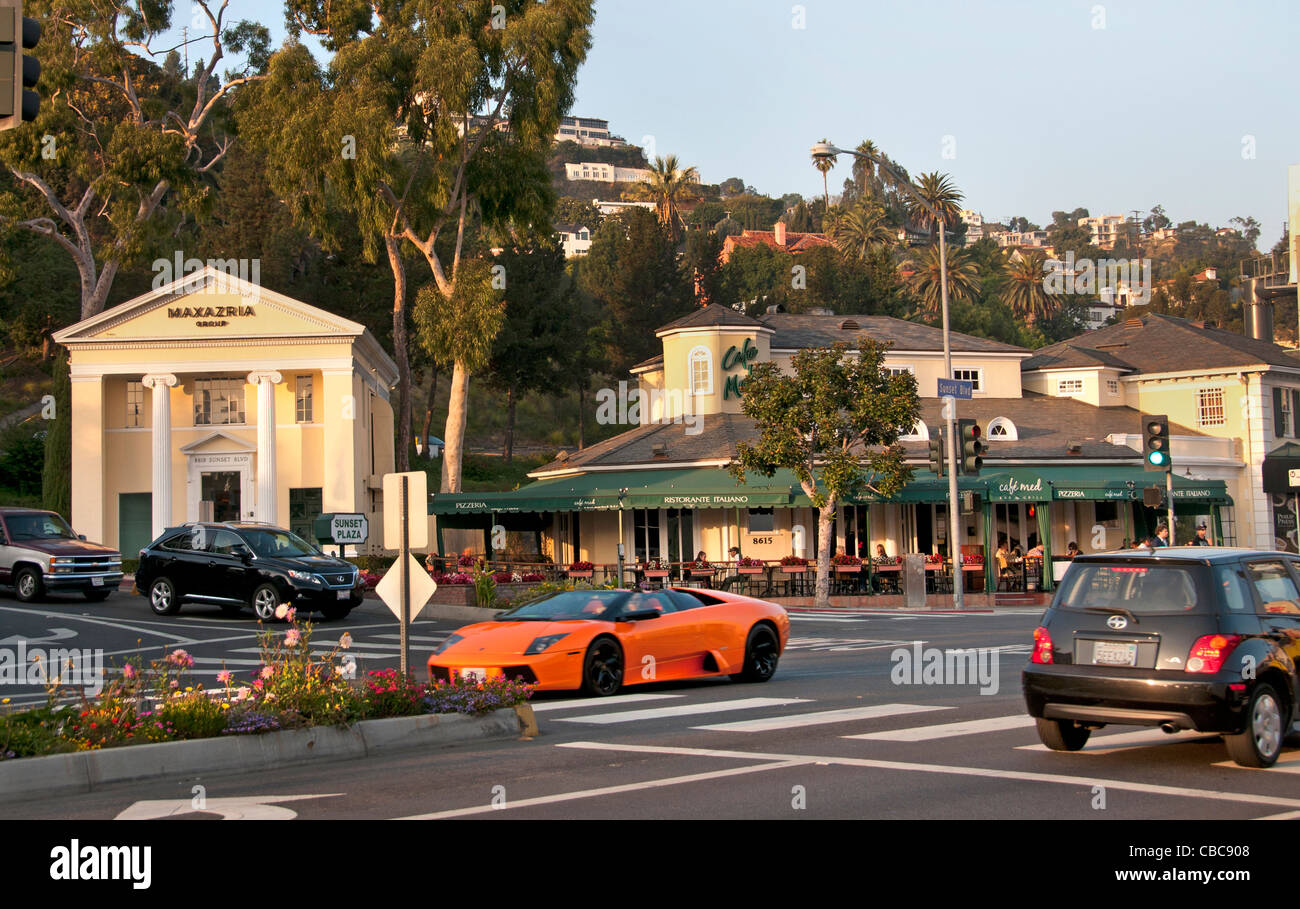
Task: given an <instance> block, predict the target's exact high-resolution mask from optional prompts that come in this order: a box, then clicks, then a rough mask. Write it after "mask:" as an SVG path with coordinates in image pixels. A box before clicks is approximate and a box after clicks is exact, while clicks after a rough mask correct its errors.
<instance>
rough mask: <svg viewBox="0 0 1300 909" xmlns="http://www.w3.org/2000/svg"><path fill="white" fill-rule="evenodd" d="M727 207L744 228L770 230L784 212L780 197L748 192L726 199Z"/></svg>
mask: <svg viewBox="0 0 1300 909" xmlns="http://www.w3.org/2000/svg"><path fill="white" fill-rule="evenodd" d="M727 207H728V208H729V209H730V210H731V217H732V218H733V219H735V220H736V221H739V222H740V224H741V226H742V227H744V228H745V230H771V229H772V225H774V224H776V222H777V219H779V218H780V217H781V215H782V214H783V213H784V209H782V207H781V200H780V199H772V198H769V197H768V196H760V195H757V194H755V193H748V192H747V193H745V194H744V195H740V196H735V197H733V198H731V199H728V200H727Z"/></svg>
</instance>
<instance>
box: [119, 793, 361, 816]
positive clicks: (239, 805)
mask: <svg viewBox="0 0 1300 909" xmlns="http://www.w3.org/2000/svg"><path fill="white" fill-rule="evenodd" d="M342 795H343V793H341V792H322V793H321V794H320V795H247V796H242V797H239V798H226V799H204V800H203V802H202V803H201V804H202V807H201V808H200V807H195V802H194V800H192V799H151V800H149V801H144V802H136V803H135V804H133V805H132V806H131V807H130V808H127V809H126V810H125V811H123V812H122V813H121V814H119V815H118V816H117V817H115V818H114V820H116V821H152V820H158V819H161V818H168V817H172V816H174V815H178V814H190V813H192V812H195V811H202V812H208V813H210V814H219V815H221V819H222V820H224V821H291V820H293V819H294V818H296V817H297V816H298V812H296V811H294V810H293V809H292V808H283V807H281V806H279V805H275V804H272V803H273V802H300V801H303V800H304V799H335V798H339V797H340V796H342Z"/></svg>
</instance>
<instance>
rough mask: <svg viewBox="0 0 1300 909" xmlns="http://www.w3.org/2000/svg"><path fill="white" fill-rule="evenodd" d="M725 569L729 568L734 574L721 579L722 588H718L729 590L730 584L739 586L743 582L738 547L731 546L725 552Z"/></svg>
mask: <svg viewBox="0 0 1300 909" xmlns="http://www.w3.org/2000/svg"><path fill="white" fill-rule="evenodd" d="M727 567H728V568H730V569H731V570H732V571H734V572H735V574H732V575H728V576H727V577H726V578H724V579H723V581H722V586H721V588H720V589H722V590H730V589H731V585H732V584H741V583H743V582H744V580H745V578H744V577H743V576H742V575H741V573H740V547H739V546H732V547H731V548H730V549H728V550H727Z"/></svg>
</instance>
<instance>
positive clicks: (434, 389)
mask: <svg viewBox="0 0 1300 909" xmlns="http://www.w3.org/2000/svg"><path fill="white" fill-rule="evenodd" d="M437 399H438V367H437V365H436V364H435V365H434V366H433V379H432V381H430V382H429V399H428V400H427V401H425V403H424V429H423V433H424V434H423V435H421V436H420V438H422V439H424V450H425V452H428V451H429V428H430V427H431V426H432V425H433V405H434V404H435V403H436V402H437Z"/></svg>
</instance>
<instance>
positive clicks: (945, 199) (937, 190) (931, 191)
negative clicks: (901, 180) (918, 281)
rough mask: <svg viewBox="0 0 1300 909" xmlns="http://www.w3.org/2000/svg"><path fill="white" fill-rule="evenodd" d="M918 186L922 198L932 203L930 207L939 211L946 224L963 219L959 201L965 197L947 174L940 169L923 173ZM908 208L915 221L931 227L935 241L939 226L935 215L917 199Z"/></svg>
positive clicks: (949, 225)
mask: <svg viewBox="0 0 1300 909" xmlns="http://www.w3.org/2000/svg"><path fill="white" fill-rule="evenodd" d="M916 188H917V189H919V190H920V191H921V196H922V198H924V199H925V201H926V202H928V203H930V207H931V208H933V209H935V210H937V211H938V212H939V217H940V218H942V219H943V223H944V225H945V226H947V227H951V226H952V225H954V224H956V223H957V222H958V221H959V220H960V219H961V206H960V205H959V204H958V203H960V202H961V200H962V199H963V198H965V197H964V196H963V195H962V192H961V190H959V189H958V188H957V187H956V186H955V185H953V182H952V179H951V178H950V177H949V176H948V175H947V174H941V173H939V172H938V171H935V172H934V173H930V174H921V178H920V179H919V180H918V181H917V182H916ZM907 209H908V215H909V216H910V217H911V219H912V221H913V222H914V223H916V224H919V225H920V226H921V227H925V228H928V229H929V231H930V242H931V243H933V242H934V240H935V228H936V227H938V226H939V225H938V222H937V221H936V220H935V218H934V215H932V214H930V212H929V211H927V210H926V208H925V206H924V205H922V204H921V203H920V202H918V201H916V200H915V199H913V200H912V201H911V202H909V203H908V206H907Z"/></svg>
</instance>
